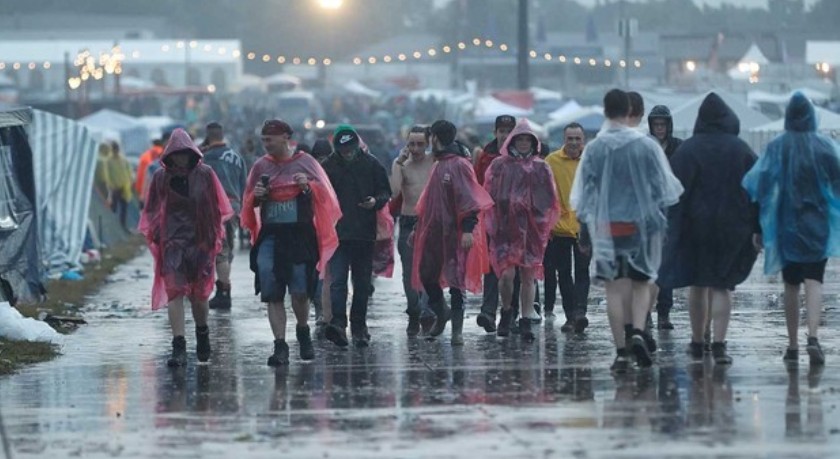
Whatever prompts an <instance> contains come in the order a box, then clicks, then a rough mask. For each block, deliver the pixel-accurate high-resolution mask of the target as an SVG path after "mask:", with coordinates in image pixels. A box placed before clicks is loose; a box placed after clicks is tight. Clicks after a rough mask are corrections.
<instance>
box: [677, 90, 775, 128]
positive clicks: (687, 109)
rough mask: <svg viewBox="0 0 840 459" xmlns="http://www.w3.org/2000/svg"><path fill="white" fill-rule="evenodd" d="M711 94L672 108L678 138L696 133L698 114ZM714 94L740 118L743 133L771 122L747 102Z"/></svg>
mask: <svg viewBox="0 0 840 459" xmlns="http://www.w3.org/2000/svg"><path fill="white" fill-rule="evenodd" d="M710 92H712V91H709V92H707V93H705V94H701V95H699V96H697V97H695V98H693V99H691V100H689V101H688V102H686V103H684V104H683V105H681V106H679V107H677V108H673V107H672V108H671V118H672V119H673V121H674V133H675V135H677V136H678V137H690V136H691V133H692V132H694V123H695V121H696V120H697V112H698V110H699V109H700V105H701V104H702V103H703V100H704V99H705V98H706V96H707V95H709V93H710ZM714 92H715V93H716V94H717V95H718V96H720V97H721V99H723V101H724V102H726V105H728V106H729V108H731V109H732V111H734V112H735V114H736V115H737V116H738V119H739V120H740V121H741V132H745V131H749V130H750V129H752V128H754V127H757V126H761V125H762V124H767V123H769V122H770V121H771V120H770V118H768V117H766V116H764V115H763V114H762V113H760V112H758V111H756V110H753V109H752V108H750V107H749V106H747V103H746V101H745V100H742V99H741V98H739V97H737V96H734V95H732V94H730V93H728V92H726V91H719V90H715V91H714Z"/></svg>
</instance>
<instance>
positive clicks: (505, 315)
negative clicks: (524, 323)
mask: <svg viewBox="0 0 840 459" xmlns="http://www.w3.org/2000/svg"><path fill="white" fill-rule="evenodd" d="M512 321H513V308H509V309H505V308H502V313H501V314H500V315H499V327H498V328H497V329H496V335H498V336H508V335H510V323H511V322H512Z"/></svg>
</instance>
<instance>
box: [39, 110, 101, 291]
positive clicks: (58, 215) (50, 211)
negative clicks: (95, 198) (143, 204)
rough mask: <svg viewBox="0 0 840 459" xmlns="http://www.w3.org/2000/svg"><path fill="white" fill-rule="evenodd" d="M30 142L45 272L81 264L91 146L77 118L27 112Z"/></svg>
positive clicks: (93, 147) (93, 153)
mask: <svg viewBox="0 0 840 459" xmlns="http://www.w3.org/2000/svg"><path fill="white" fill-rule="evenodd" d="M33 114H34V116H33V123H32V125H31V130H30V133H29V140H30V144H31V145H32V157H33V167H34V170H35V174H34V175H35V190H36V199H37V207H38V209H37V211H38V233H39V240H40V243H41V252H42V255H43V257H44V265H45V266H46V269H47V272H48V273H50V274H53V275H57V274H60V273H61V272H64V271H66V270H68V269H77V268H79V267H81V264H80V257H81V253H82V243H83V242H84V239H85V229H86V228H87V219H88V209H89V207H90V200H91V189H92V187H93V173H94V169H95V168H96V155H97V151H98V148H97V145H96V142H95V141H94V139H93V135H92V134H91V133H90V131H89V130H88V129H87V128H85V126H84V125H82V124H81V123H77V122H75V121H73V120H69V119H67V118H63V117H61V116H58V115H54V114H52V113H47V112H43V111H40V110H34V111H33Z"/></svg>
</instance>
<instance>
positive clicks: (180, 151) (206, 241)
mask: <svg viewBox="0 0 840 459" xmlns="http://www.w3.org/2000/svg"><path fill="white" fill-rule="evenodd" d="M161 165H162V168H161V169H159V170H158V171H157V172H155V174H154V176H152V178H151V183H150V186H149V195H148V200H147V201H146V205H145V207H144V208H143V213H142V214H141V217H140V224H139V230H140V232H141V233H142V234H143V236H145V238H146V242H147V244H148V245H149V251H150V252H151V253H152V256H153V257H154V260H155V276H154V284H153V286H152V309H153V310H157V309H160V308H162V307H167V308H168V311H169V324H170V326H171V327H172V335H173V338H172V355H171V357H170V358H169V360H168V361H167V365H169V366H171V367H180V366H184V365H186V363H187V342H186V338H185V319H184V298H186V299H188V300H189V301H190V306H191V307H192V314H193V320H194V321H195V336H196V357H197V359H198V361H199V362H207V361H208V360H209V359H210V353H211V349H210V330H209V328H208V326H207V316H208V314H209V306H208V301H207V300H208V299H209V298H210V293H211V292H212V291H213V280H214V277H215V262H216V256H217V255H218V254H219V250H220V249H221V242H222V239H223V238H224V237H225V230H224V223H225V222H226V221H227V220H228V219H230V218H231V216H232V215H233V209H232V208H231V207H230V201H229V200H228V198H227V195H226V194H225V191H224V189H223V188H222V185H221V184H220V183H219V179H218V178H216V174H215V173H213V170H212V169H210V167H209V166H207V165H205V164H203V163H202V154H201V152H200V151H199V149H198V147H197V146H196V145H195V144H194V143H193V141H192V139H190V136H189V134H187V133H186V131H184V130H183V129H176V130H175V131H174V132H173V133H172V136H171V138H170V139H169V142H168V143H167V145H166V148H165V149H164V152H163V155H162V156H161Z"/></svg>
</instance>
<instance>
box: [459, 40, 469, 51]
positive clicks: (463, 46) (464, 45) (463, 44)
mask: <svg viewBox="0 0 840 459" xmlns="http://www.w3.org/2000/svg"><path fill="white" fill-rule="evenodd" d="M458 49H467V44H466V43H464V42H463V41H462V42H459V43H458Z"/></svg>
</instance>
